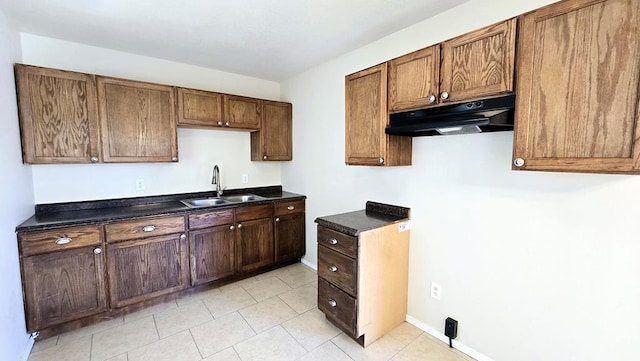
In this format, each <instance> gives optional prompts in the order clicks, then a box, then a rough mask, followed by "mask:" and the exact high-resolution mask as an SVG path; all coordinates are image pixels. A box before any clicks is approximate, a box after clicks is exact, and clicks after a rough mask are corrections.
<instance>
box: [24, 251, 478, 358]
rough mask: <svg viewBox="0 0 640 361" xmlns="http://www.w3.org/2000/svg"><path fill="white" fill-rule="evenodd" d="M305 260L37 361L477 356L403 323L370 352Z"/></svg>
mask: <svg viewBox="0 0 640 361" xmlns="http://www.w3.org/2000/svg"><path fill="white" fill-rule="evenodd" d="M317 289H318V282H317V276H316V273H315V272H314V271H313V270H311V269H309V268H307V267H306V266H304V265H302V264H300V263H297V264H294V265H292V266H289V267H285V268H281V269H277V270H274V271H271V272H268V273H264V274H261V275H258V276H255V277H251V278H248V279H245V280H242V281H238V282H235V283H232V284H229V285H226V286H223V287H220V288H217V289H213V290H209V291H204V292H201V293H198V294H193V295H189V296H185V297H182V298H180V299H178V300H176V301H172V302H168V303H163V304H159V305H155V306H152V307H149V308H146V309H144V310H141V311H138V312H136V313H132V314H129V315H125V316H124V317H119V318H116V319H113V320H109V321H105V322H102V323H99V324H95V325H91V326H88V327H85V328H82V329H79V330H75V331H71V332H67V333H65V334H62V335H59V336H56V337H52V338H49V339H45V340H41V341H38V342H36V344H35V345H34V347H33V350H32V352H31V355H30V356H29V361H53V360H55V361H164V360H167V361H197V360H204V361H229V360H237V361H245V360H278V361H286V360H304V361H324V360H327V361H341V360H347V361H348V360H356V361H357V360H394V361H411V360H416V361H417V360H420V361H470V360H472V359H471V358H470V357H468V356H466V355H464V354H462V353H460V352H459V351H457V350H453V349H449V348H448V346H447V345H446V344H444V343H442V342H441V341H439V340H437V339H435V338H433V337H431V336H430V335H428V334H426V333H424V332H422V331H421V330H419V329H418V328H416V327H414V326H412V325H410V324H408V323H406V322H405V323H403V324H402V325H400V326H398V327H397V328H395V329H394V330H392V331H391V332H389V333H388V334H387V335H385V336H383V337H382V338H380V339H379V340H378V341H376V342H374V343H372V344H371V345H370V346H368V347H367V348H366V349H363V348H362V347H360V346H359V345H358V344H357V343H355V342H354V341H353V340H351V339H350V338H349V337H347V336H346V335H344V334H343V333H342V332H341V331H340V330H338V329H337V328H335V327H334V326H333V325H332V324H331V323H329V322H328V321H327V320H326V319H325V317H324V314H323V313H321V312H320V311H318V309H317V307H316V302H317V300H316V298H317Z"/></svg>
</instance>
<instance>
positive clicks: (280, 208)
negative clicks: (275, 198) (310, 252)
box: [273, 199, 306, 263]
mask: <svg viewBox="0 0 640 361" xmlns="http://www.w3.org/2000/svg"><path fill="white" fill-rule="evenodd" d="M304 203H305V201H304V199H302V200H295V201H282V202H276V204H275V212H276V216H275V218H274V222H273V232H274V233H273V238H274V246H275V251H276V262H277V263H282V262H286V261H290V260H294V259H300V258H302V256H304V254H305V249H304V247H305V238H306V237H305V223H304V220H305V204H304Z"/></svg>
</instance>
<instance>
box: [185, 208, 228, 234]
mask: <svg viewBox="0 0 640 361" xmlns="http://www.w3.org/2000/svg"><path fill="white" fill-rule="evenodd" d="M232 223H233V209H226V210H223V211H217V212H207V213H200V214H190V215H189V229H198V228H207V227H215V226H222V225H225V224H232Z"/></svg>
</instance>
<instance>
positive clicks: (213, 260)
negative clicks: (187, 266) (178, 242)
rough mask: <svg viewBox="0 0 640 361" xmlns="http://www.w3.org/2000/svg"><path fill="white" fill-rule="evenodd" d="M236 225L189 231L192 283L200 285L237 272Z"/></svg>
mask: <svg viewBox="0 0 640 361" xmlns="http://www.w3.org/2000/svg"><path fill="white" fill-rule="evenodd" d="M233 228H235V227H234V226H232V225H224V226H218V227H211V228H204V229H198V230H192V231H191V232H190V233H189V242H190V245H189V246H190V251H191V252H190V254H191V285H193V286H195V285H199V284H203V283H207V282H210V281H215V280H217V279H220V278H223V277H226V276H231V275H233V274H234V273H235V265H236V259H235V236H236V233H235V232H234V229H233Z"/></svg>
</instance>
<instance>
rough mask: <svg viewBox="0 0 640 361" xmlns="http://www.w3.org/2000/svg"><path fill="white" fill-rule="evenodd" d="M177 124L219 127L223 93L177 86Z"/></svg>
mask: <svg viewBox="0 0 640 361" xmlns="http://www.w3.org/2000/svg"><path fill="white" fill-rule="evenodd" d="M177 94H178V125H193V126H202V127H221V126H224V123H223V121H222V118H223V117H222V111H223V107H222V98H223V96H224V95H223V94H220V93H214V92H208V91H202V90H194V89H185V88H178V89H177Z"/></svg>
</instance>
